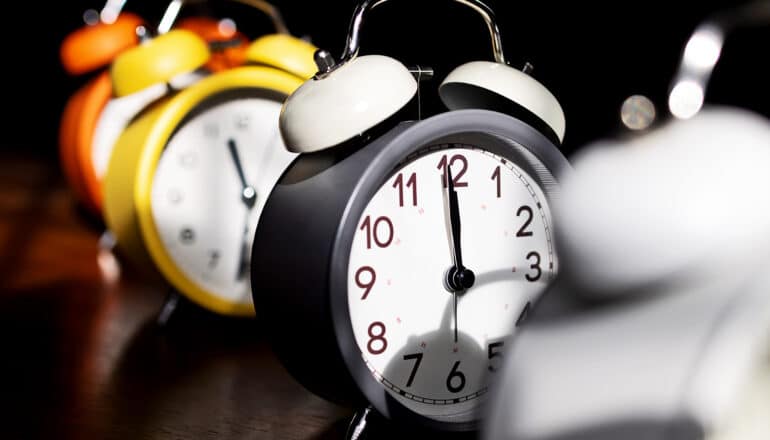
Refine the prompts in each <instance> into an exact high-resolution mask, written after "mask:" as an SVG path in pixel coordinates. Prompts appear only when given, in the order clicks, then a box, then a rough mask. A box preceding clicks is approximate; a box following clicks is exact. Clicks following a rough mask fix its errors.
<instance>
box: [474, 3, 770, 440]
mask: <svg viewBox="0 0 770 440" xmlns="http://www.w3.org/2000/svg"><path fill="white" fill-rule="evenodd" d="M767 23H770V8H769V7H768V3H767V2H765V1H761V2H750V3H747V4H744V5H741V6H738V7H735V8H732V9H730V10H727V11H719V12H717V13H716V14H714V15H712V16H710V17H707V19H706V20H705V21H703V22H702V23H701V24H700V25H699V26H698V27H697V28H696V29H695V31H694V32H693V34H692V35H691V36H690V38H689V40H688V41H687V44H686V46H685V48H684V52H683V56H682V61H681V63H680V66H679V69H678V72H677V74H676V77H675V79H674V81H673V82H672V85H671V87H670V89H669V95H668V97H669V98H668V110H669V112H670V115H671V117H669V118H667V119H666V120H664V121H661V122H660V123H659V124H657V126H655V127H654V128H652V129H650V130H648V131H646V132H642V133H641V134H639V135H636V136H633V137H624V138H622V139H617V138H616V139H604V140H601V141H597V142H594V143H592V144H590V145H588V146H586V147H585V148H584V149H583V150H581V152H580V153H579V154H577V155H576V156H575V157H574V160H573V162H572V163H573V166H574V172H573V173H572V174H571V175H570V176H569V177H568V178H567V179H564V180H563V181H562V183H563V186H562V189H563V192H562V196H563V197H562V198H561V199H560V201H559V202H558V203H557V204H556V205H555V207H554V212H555V218H556V221H557V222H558V224H559V226H560V227H559V229H558V232H557V234H556V235H557V239H558V240H557V243H558V246H557V248H558V249H559V253H560V256H561V257H562V271H561V272H560V274H559V276H558V277H557V280H556V281H555V283H554V284H553V285H552V286H551V288H550V289H548V291H547V292H545V293H544V294H543V295H542V296H541V301H540V302H539V303H538V304H537V305H535V306H534V307H533V309H532V312H531V313H530V317H529V318H528V320H527V323H526V325H524V326H522V327H521V329H520V330H519V331H518V332H517V334H516V341H515V344H513V345H512V346H511V349H510V350H509V351H508V352H507V357H506V360H505V363H504V364H503V367H502V369H501V371H500V374H499V375H498V376H497V377H498V378H499V380H498V386H496V387H495V395H494V397H493V398H492V400H491V401H492V402H494V404H493V405H490V407H489V411H488V412H487V416H486V421H485V429H484V435H483V436H482V438H484V439H489V440H514V439H516V440H534V439H538V440H542V439H563V438H591V439H597V440H602V439H617V438H624V439H642V438H643V439H650V440H653V439H655V440H658V439H659V440H664V439H678V440H704V439H706V440H730V439H742V440H747V439H763V438H768V437H769V436H770V425H768V423H767V420H768V416H770V397H769V396H770V296H768V290H769V289H770V278H768V270H767V268H768V261H770V195H768V192H767V188H768V187H769V186H770V174H768V173H767V170H766V169H767V163H770V148H768V145H770V121H768V119H767V117H766V115H760V114H758V113H756V112H753V111H749V110H747V109H741V108H738V107H735V106H728V105H725V104H721V105H716V104H713V103H712V104H708V105H706V104H705V96H706V86H707V84H708V81H709V78H710V76H711V73H712V71H713V69H714V67H715V65H716V63H717V61H718V60H719V58H720V55H721V52H722V48H723V45H724V43H725V40H726V38H727V36H728V34H729V33H730V32H731V31H733V30H735V29H736V28H739V27H744V26H746V25H756V24H767ZM587 397H588V398H587Z"/></svg>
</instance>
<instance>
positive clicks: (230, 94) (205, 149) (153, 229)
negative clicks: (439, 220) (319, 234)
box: [104, 35, 316, 316]
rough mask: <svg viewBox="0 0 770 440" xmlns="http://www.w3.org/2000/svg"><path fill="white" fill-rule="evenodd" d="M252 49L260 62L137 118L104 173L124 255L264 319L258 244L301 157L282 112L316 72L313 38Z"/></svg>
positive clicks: (215, 307)
mask: <svg viewBox="0 0 770 440" xmlns="http://www.w3.org/2000/svg"><path fill="white" fill-rule="evenodd" d="M252 45H253V46H252V48H251V49H252V50H249V51H248V54H249V60H250V61H251V62H252V64H249V65H245V66H243V67H238V68H234V69H231V70H227V71H223V72H219V73H216V74H213V75H210V76H208V77H205V78H203V79H201V80H199V81H198V82H196V83H195V84H193V85H191V86H189V87H188V88H186V89H184V90H182V91H180V92H178V93H177V94H175V95H173V96H170V97H168V98H165V99H164V100H162V101H159V102H157V103H156V104H155V105H153V106H152V107H151V108H149V109H147V110H146V111H145V112H144V113H143V114H141V115H140V116H139V117H138V118H136V119H135V120H134V121H133V122H132V123H131V124H130V125H129V126H128V127H127V128H126V130H125V131H124V132H123V134H122V135H121V137H120V138H119V140H118V142H117V143H116V145H115V149H114V151H113V154H112V156H111V159H110V163H109V165H108V169H107V173H106V176H105V199H104V211H105V223H106V225H107V227H108V229H109V230H110V231H111V232H112V233H113V235H114V236H115V239H116V242H117V247H118V250H119V251H120V253H121V256H123V257H125V258H126V259H128V260H129V261H130V262H131V263H133V264H135V265H138V266H139V267H142V268H148V267H149V268H152V269H157V270H158V271H159V272H160V273H161V274H162V275H163V276H164V278H165V279H166V280H168V282H169V283H170V284H171V285H172V286H173V287H174V288H175V289H176V290H177V291H179V292H180V293H181V294H183V295H185V296H186V297H188V298H189V299H190V300H192V301H193V302H195V303H197V304H198V305H200V306H202V307H204V308H206V309H209V310H211V311H213V312H215V313H219V314H224V315H235V316H253V315H254V314H255V310H254V306H253V300H252V296H251V288H250V285H249V275H248V267H249V261H248V257H250V255H251V241H253V237H254V231H255V229H256V224H257V222H258V219H259V215H260V213H261V209H262V207H263V206H264V203H265V201H266V199H267V197H268V195H269V193H270V191H271V190H272V188H273V186H274V185H275V183H276V182H277V181H278V179H279V178H280V177H281V175H282V174H283V172H284V170H285V169H286V168H287V167H288V166H289V164H290V163H291V162H292V161H293V160H294V157H295V155H294V153H290V152H289V151H288V150H286V148H285V147H284V145H283V142H282V139H281V136H280V133H279V132H278V116H279V112H280V108H281V104H282V103H283V100H284V99H285V98H286V97H287V96H288V95H289V94H291V93H292V92H293V91H294V90H295V89H296V88H298V87H299V86H300V85H301V84H302V83H303V82H304V81H305V80H306V79H308V78H309V77H310V76H311V75H312V74H314V73H315V70H316V69H315V64H314V62H313V53H314V52H315V48H314V47H313V46H312V45H311V44H309V43H307V42H305V41H302V40H299V39H296V38H294V37H291V36H288V35H270V36H266V37H263V38H261V39H259V40H257V41H255V42H254V43H252Z"/></svg>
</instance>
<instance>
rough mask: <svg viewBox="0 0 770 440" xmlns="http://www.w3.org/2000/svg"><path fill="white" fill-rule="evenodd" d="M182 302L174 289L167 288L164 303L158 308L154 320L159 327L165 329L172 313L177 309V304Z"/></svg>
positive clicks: (180, 296)
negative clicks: (158, 310)
mask: <svg viewBox="0 0 770 440" xmlns="http://www.w3.org/2000/svg"><path fill="white" fill-rule="evenodd" d="M182 300H183V298H182V295H180V294H179V292H177V291H176V289H174V288H172V287H169V290H168V294H167V295H166V301H165V302H164V303H163V306H162V307H161V308H160V312H158V317H157V318H156V320H155V322H156V324H157V325H158V326H159V327H165V326H166V325H167V324H168V321H169V319H171V316H172V315H173V314H174V311H175V310H177V308H178V307H179V302H180V301H182Z"/></svg>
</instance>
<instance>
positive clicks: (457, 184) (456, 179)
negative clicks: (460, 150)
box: [436, 154, 468, 188]
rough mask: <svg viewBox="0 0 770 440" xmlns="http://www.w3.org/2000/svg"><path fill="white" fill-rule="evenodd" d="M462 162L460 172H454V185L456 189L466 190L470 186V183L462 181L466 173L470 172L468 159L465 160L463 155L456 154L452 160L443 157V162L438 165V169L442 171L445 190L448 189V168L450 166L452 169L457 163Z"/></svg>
mask: <svg viewBox="0 0 770 440" xmlns="http://www.w3.org/2000/svg"><path fill="white" fill-rule="evenodd" d="M458 161H459V162H460V165H462V167H461V168H460V171H459V172H457V173H455V172H452V177H453V178H452V183H453V184H454V187H455V188H464V187H466V186H468V182H462V181H460V179H462V177H463V176H464V175H465V172H466V171H468V159H466V158H465V156H463V155H462V154H455V155H454V156H452V158H451V159H448V160H447V155H446V154H445V155H443V156H441V161H440V162H439V163H438V166H437V167H436V168H438V169H439V170H441V172H442V175H441V182H443V185H444V188H446V167H447V165H449V166H450V167H451V166H452V165H454V163H455V162H458Z"/></svg>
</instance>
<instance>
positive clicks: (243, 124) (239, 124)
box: [235, 115, 251, 130]
mask: <svg viewBox="0 0 770 440" xmlns="http://www.w3.org/2000/svg"><path fill="white" fill-rule="evenodd" d="M249 125H251V120H250V118H249V115H236V116H235V128H237V129H238V130H248V129H249Z"/></svg>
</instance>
